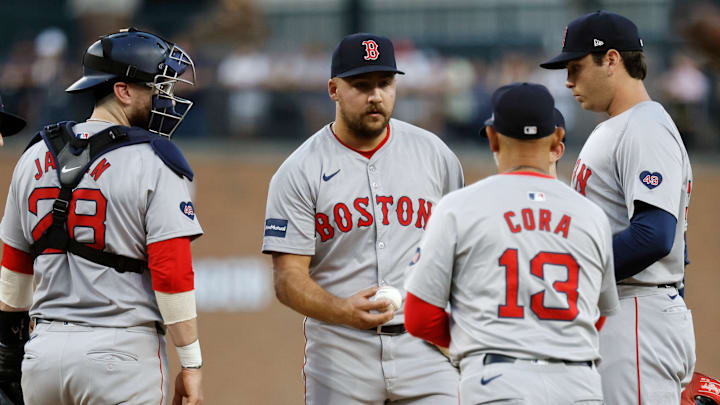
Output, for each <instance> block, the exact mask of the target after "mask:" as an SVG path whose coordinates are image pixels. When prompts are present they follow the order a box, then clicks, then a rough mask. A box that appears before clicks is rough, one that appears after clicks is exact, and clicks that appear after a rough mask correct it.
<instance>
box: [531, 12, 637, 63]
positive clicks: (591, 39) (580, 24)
mask: <svg viewBox="0 0 720 405" xmlns="http://www.w3.org/2000/svg"><path fill="white" fill-rule="evenodd" d="M609 49H615V50H617V51H642V50H643V42H642V39H640V34H639V33H638V29H637V27H636V26H635V24H634V23H633V22H632V21H630V20H629V19H628V18H626V17H623V16H621V15H620V14H615V13H611V12H609V11H596V12H594V13H590V14H585V15H584V16H582V17H579V18H576V19H575V20H573V21H572V22H570V24H568V26H567V27H565V32H564V33H563V42H562V52H560V54H559V55H557V56H556V57H554V58H552V59H550V60H548V61H545V62H543V63H541V64H540V67H543V68H545V69H565V67H566V66H567V63H568V62H569V61H571V60H573V59H578V58H582V57H583V56H585V55H587V54H589V53H594V52H605V51H607V50H609Z"/></svg>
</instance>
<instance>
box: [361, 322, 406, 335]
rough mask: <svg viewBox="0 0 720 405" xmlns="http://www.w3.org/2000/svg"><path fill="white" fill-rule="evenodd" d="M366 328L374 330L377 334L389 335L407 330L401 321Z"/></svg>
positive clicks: (400, 333) (399, 333)
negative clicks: (394, 323)
mask: <svg viewBox="0 0 720 405" xmlns="http://www.w3.org/2000/svg"><path fill="white" fill-rule="evenodd" d="M368 330H371V331H373V332H376V333H377V334H378V335H390V336H397V335H402V334H403V333H405V332H407V330H405V325H403V324H401V323H399V324H397V325H383V326H378V327H377V328H370V329H368Z"/></svg>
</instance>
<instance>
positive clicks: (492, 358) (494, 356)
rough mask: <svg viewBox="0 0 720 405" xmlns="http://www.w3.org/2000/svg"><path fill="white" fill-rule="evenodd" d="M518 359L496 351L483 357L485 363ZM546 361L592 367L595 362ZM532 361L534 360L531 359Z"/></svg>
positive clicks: (513, 361)
mask: <svg viewBox="0 0 720 405" xmlns="http://www.w3.org/2000/svg"><path fill="white" fill-rule="evenodd" d="M517 360H518V359H517V358H515V357H510V356H505V355H502V354H494V353H488V354H486V355H485V358H484V359H483V364H485V365H487V364H493V363H515V361H517ZM544 360H545V361H547V362H549V363H565V364H567V365H568V366H588V367H592V366H593V362H592V361H591V360H587V361H570V360H556V359H544ZM530 361H532V360H530Z"/></svg>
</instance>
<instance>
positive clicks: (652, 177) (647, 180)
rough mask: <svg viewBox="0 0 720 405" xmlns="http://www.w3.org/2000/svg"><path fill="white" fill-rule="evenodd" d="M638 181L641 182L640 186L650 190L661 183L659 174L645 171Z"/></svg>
mask: <svg viewBox="0 0 720 405" xmlns="http://www.w3.org/2000/svg"><path fill="white" fill-rule="evenodd" d="M640 181H641V182H642V184H644V185H645V187H647V188H649V189H650V190H652V189H654V188H655V187H657V186H659V185H660V183H662V174H660V173H659V172H652V173H651V172H649V171H647V170H645V171H643V172H642V173H640Z"/></svg>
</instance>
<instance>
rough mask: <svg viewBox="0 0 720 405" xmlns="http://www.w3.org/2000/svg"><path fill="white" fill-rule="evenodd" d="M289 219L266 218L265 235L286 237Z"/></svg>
mask: <svg viewBox="0 0 720 405" xmlns="http://www.w3.org/2000/svg"><path fill="white" fill-rule="evenodd" d="M287 224H288V220H287V219H278V218H268V219H266V220H265V236H277V237H278V238H284V237H285V233H287Z"/></svg>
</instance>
